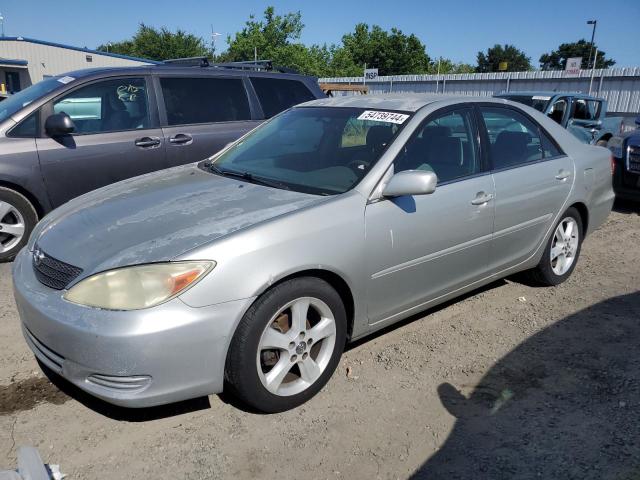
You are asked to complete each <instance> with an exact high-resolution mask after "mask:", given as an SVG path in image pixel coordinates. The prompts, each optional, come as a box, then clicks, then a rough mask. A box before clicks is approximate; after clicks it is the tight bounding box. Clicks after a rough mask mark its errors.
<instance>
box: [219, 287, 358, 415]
mask: <svg viewBox="0 0 640 480" xmlns="http://www.w3.org/2000/svg"><path fill="white" fill-rule="evenodd" d="M345 338H346V312H345V308H344V305H343V303H342V300H341V298H340V295H338V293H337V292H336V291H335V290H334V289H333V288H332V287H331V286H330V285H329V284H328V283H327V282H325V281H324V280H321V279H318V278H313V277H303V278H295V279H292V280H289V281H286V282H283V283H281V284H280V285H277V286H275V287H274V288H273V289H271V290H269V291H268V292H266V293H265V294H264V295H262V296H261V297H260V298H258V300H256V302H255V303H254V304H253V305H252V306H251V307H250V308H249V310H248V311H247V313H246V314H245V316H244V317H243V319H242V320H241V321H240V324H239V325H238V328H237V329H236V332H235V334H234V337H233V340H232V342H231V346H230V349H229V354H228V355H227V363H226V367H225V376H226V380H227V385H228V386H229V387H230V388H231V389H232V391H233V393H235V394H236V396H237V397H238V398H239V399H240V400H242V401H243V402H244V403H246V404H247V405H250V406H251V407H253V408H255V409H257V410H260V411H263V412H268V413H275V412H281V411H284V410H289V409H291V408H294V407H297V406H298V405H300V404H302V403H304V402H306V401H307V400H309V399H310V398H311V397H313V396H314V395H315V394H316V393H318V392H319V391H320V389H321V388H322V387H323V386H324V385H325V384H326V383H327V382H328V381H329V378H331V375H332V374H333V372H334V370H335V369H336V367H337V365H338V362H339V361H340V357H341V355H342V351H343V349H344V344H345Z"/></svg>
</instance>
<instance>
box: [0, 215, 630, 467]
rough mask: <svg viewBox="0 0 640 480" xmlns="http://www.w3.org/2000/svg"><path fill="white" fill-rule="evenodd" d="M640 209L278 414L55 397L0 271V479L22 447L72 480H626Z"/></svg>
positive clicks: (215, 404) (60, 388)
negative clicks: (557, 281) (568, 256)
mask: <svg viewBox="0 0 640 480" xmlns="http://www.w3.org/2000/svg"><path fill="white" fill-rule="evenodd" d="M638 212H639V207H638V206H634V205H625V206H618V208H617V211H614V212H613V213H612V214H611V216H610V217H609V220H608V221H607V223H606V224H605V225H604V226H603V227H602V228H601V229H600V230H598V231H597V232H595V233H594V234H592V235H591V236H590V237H589V238H588V239H587V240H586V242H585V243H584V245H583V250H582V254H581V258H580V261H579V263H578V266H577V268H576V270H575V272H574V274H573V276H572V277H571V278H570V279H569V280H568V281H567V282H566V283H565V284H563V285H560V286H559V287H556V288H534V287H531V286H528V285H526V284H525V283H522V282H521V281H520V279H518V278H510V279H507V280H505V281H498V282H495V283H493V284H492V285H490V286H489V287H487V288H484V289H482V290H481V291H477V292H474V293H472V294H470V295H467V296H465V297H464V298H462V299H458V300H457V301H454V302H450V303H448V304H446V305H444V306H442V307H438V308H436V309H432V310H430V311H428V312H425V313H423V314H421V315H417V316H415V317H413V318H412V319H410V320H409V321H406V322H403V323H401V324H400V325H398V326H395V327H394V328H391V329H389V330H387V331H385V332H384V333H383V334H380V335H376V336H374V337H372V338H369V339H366V340H364V341H361V342H358V343H357V344H356V345H354V346H352V347H350V349H349V350H348V351H347V352H346V354H345V355H344V357H343V359H342V362H341V364H340V366H339V368H338V370H337V371H336V373H335V375H334V377H333V378H332V380H331V381H330V382H329V384H328V385H327V387H326V388H325V389H324V390H323V391H322V392H321V393H320V394H319V395H317V396H316V397H315V398H314V399H312V400H311V401H310V402H308V403H307V404H305V405H303V406H302V407H300V408H297V409H295V410H293V411H290V412H286V413H283V414H276V415H261V414H256V413H253V412H247V411H245V410H244V409H242V407H241V406H239V405H236V404H235V403H234V402H233V400H232V399H229V398H225V397H224V396H223V398H219V397H216V396H214V397H209V398H202V399H196V400H194V401H189V402H183V403H180V404H175V405H169V406H166V407H160V408H154V409H148V410H142V411H138V410H124V409H119V408H116V407H112V406H109V405H107V404H104V403H101V402H99V401H97V400H93V399H91V398H89V397H87V396H86V395H83V394H82V393H81V392H78V391H77V390H75V389H74V388H72V387H71V386H69V385H68V384H66V383H65V382H64V381H61V380H59V379H55V378H53V380H54V381H55V384H53V383H51V381H50V380H49V379H48V378H47V377H45V376H44V375H43V374H42V372H41V370H40V368H39V366H38V365H37V363H36V361H35V360H34V358H33V356H32V355H31V353H30V351H29V350H28V348H27V346H26V344H25V343H24V341H23V339H22V336H21V333H20V325H19V320H18V316H17V312H16V310H15V305H14V302H13V298H12V295H11V276H10V265H8V264H1V265H0V470H1V469H2V468H8V467H14V466H15V461H16V458H15V452H16V447H17V446H19V445H33V446H36V447H37V448H38V449H39V450H40V453H41V455H42V457H43V459H44V460H45V462H48V463H54V464H60V465H61V470H62V471H63V472H64V473H66V474H68V475H69V477H68V478H71V479H94V478H100V479H101V478H167V479H169V478H192V479H202V478H237V479H245V478H275V477H278V478H309V479H321V478H329V479H333V478H348V479H360V478H363V479H364V478H366V479H373V478H383V479H386V478H408V477H411V476H412V475H415V477H417V478H428V479H440V478H492V479H495V478H580V479H584V478H594V479H595V478H597V479H603V478H610V479H626V478H638V475H640V349H639V348H638V339H639V338H640V215H639V213H638ZM167 354H168V355H179V352H167Z"/></svg>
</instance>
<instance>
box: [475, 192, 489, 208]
mask: <svg viewBox="0 0 640 480" xmlns="http://www.w3.org/2000/svg"><path fill="white" fill-rule="evenodd" d="M491 200H493V194H492V193H484V192H478V194H477V195H476V198H474V199H473V200H471V205H484V204H485V203H488V202H490V201H491Z"/></svg>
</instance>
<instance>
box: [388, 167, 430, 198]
mask: <svg viewBox="0 0 640 480" xmlns="http://www.w3.org/2000/svg"><path fill="white" fill-rule="evenodd" d="M437 183H438V177H437V175H436V174H435V173H434V172H431V171H426V170H405V171H403V172H398V173H396V174H395V175H394V176H393V177H391V180H389V183H387V185H386V186H385V187H384V189H383V190H382V195H383V196H385V197H402V196H404V195H428V194H430V193H433V192H435V191H436V185H437Z"/></svg>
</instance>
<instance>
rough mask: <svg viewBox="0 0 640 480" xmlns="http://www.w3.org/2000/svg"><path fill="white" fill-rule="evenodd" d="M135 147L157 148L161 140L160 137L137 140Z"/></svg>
mask: <svg viewBox="0 0 640 480" xmlns="http://www.w3.org/2000/svg"><path fill="white" fill-rule="evenodd" d="M135 145H136V147H142V148H149V147H157V146H158V145H160V139H159V138H158V137H142V138H138V139H136V141H135Z"/></svg>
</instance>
